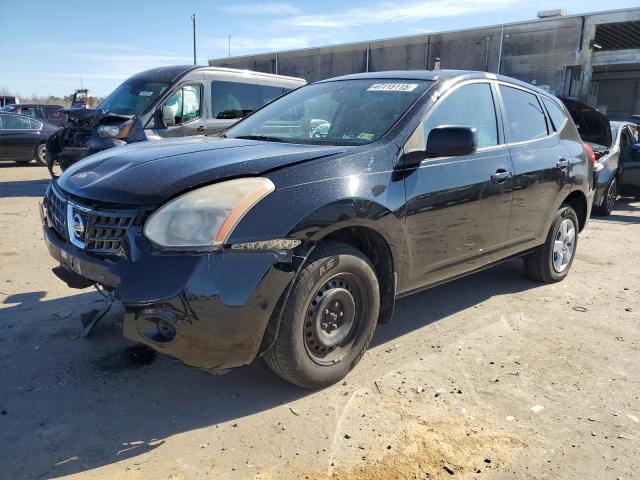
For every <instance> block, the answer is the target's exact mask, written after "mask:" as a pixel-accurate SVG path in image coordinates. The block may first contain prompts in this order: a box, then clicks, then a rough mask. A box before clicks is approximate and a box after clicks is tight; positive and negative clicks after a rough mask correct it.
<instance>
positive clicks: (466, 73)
mask: <svg viewBox="0 0 640 480" xmlns="http://www.w3.org/2000/svg"><path fill="white" fill-rule="evenodd" d="M477 78H480V79H482V78H488V79H491V80H501V81H503V82H508V83H513V84H514V85H518V86H520V87H524V88H528V89H529V90H534V91H536V92H538V93H540V94H543V95H547V96H553V95H552V94H550V93H549V92H547V91H545V90H542V89H540V88H538V87H536V86H535V85H532V84H530V83H527V82H523V81H521V80H518V79H515V78H513V77H507V76H506V75H497V74H495V73H489V72H482V71H475V70H447V69H443V70H388V71H381V72H367V73H352V74H350V75H343V76H340V77H333V78H327V79H325V80H320V81H318V82H316V83H322V82H331V81H341V80H357V79H380V80H383V79H384V80H390V79H398V80H400V79H401V80H431V81H434V82H435V81H447V80H454V79H455V80H458V81H463V80H473V79H477Z"/></svg>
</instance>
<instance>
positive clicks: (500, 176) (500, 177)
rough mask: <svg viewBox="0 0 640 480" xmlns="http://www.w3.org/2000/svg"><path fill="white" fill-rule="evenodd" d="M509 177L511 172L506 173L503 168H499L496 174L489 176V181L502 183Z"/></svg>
mask: <svg viewBox="0 0 640 480" xmlns="http://www.w3.org/2000/svg"><path fill="white" fill-rule="evenodd" d="M510 176H511V172H507V171H506V170H505V169H504V168H499V169H498V170H496V173H494V174H493V175H491V180H493V181H494V182H497V183H503V182H505V181H506V180H507V178H509V177H510Z"/></svg>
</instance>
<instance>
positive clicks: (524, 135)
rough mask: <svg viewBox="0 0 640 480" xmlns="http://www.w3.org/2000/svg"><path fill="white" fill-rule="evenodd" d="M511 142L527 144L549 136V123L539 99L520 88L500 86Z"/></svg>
mask: <svg viewBox="0 0 640 480" xmlns="http://www.w3.org/2000/svg"><path fill="white" fill-rule="evenodd" d="M500 93H501V94H502V100H503V102H504V109H505V116H506V126H507V136H508V140H509V142H512V143H515V142H526V141H528V140H536V139H538V138H542V137H545V136H546V135H548V133H549V132H548V131H547V121H546V119H545V116H544V112H543V111H542V106H541V105H540V102H539V101H538V97H536V96H535V95H534V94H532V93H529V92H525V91H524V90H520V89H518V88H512V87H507V86H505V85H500Z"/></svg>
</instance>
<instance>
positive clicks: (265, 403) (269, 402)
mask: <svg viewBox="0 0 640 480" xmlns="http://www.w3.org/2000/svg"><path fill="white" fill-rule="evenodd" d="M536 286H538V284H536V283H533V282H530V281H528V280H527V279H525V277H524V276H523V274H522V270H521V268H520V262H518V261H512V262H508V263H506V264H503V265H500V266H498V267H495V268H493V269H490V270H487V271H484V272H481V273H478V274H475V275H472V276H469V277H466V278H463V279H460V280H457V281H454V282H452V283H450V284H447V285H442V286H439V287H435V288H433V289H431V290H428V291H425V292H422V293H417V294H414V295H412V296H409V297H406V298H404V299H400V300H399V301H398V303H397V309H396V314H395V317H394V319H393V321H392V322H391V323H390V324H388V325H380V326H379V328H378V329H377V332H376V334H375V337H374V340H373V343H372V348H374V347H376V346H380V345H382V344H384V343H386V342H389V341H392V340H394V339H396V338H397V337H399V336H402V335H404V334H406V333H409V332H411V331H414V330H416V329H419V328H421V327H424V326H425V325H428V324H431V323H433V322H437V321H438V320H440V319H443V318H445V317H447V316H449V315H451V314H454V313H456V312H460V311H462V310H464V309H467V308H469V307H471V306H473V305H476V304H478V303H481V302H483V301H485V300H487V299H488V298H490V297H492V296H495V295H504V294H509V293H513V292H521V291H524V290H528V289H531V288H534V287H536ZM43 296H44V292H32V293H25V294H19V295H13V296H9V297H8V298H7V299H6V300H5V301H4V305H3V307H4V309H2V310H0V364H1V365H2V366H3V368H2V369H0V385H2V387H1V388H0V410H1V411H2V416H0V445H3V447H2V456H3V457H4V460H2V461H0V478H3V479H4V478H7V479H11V480H15V479H20V478H43V477H47V478H51V477H60V476H64V475H69V474H73V473H77V472H81V471H85V470H90V469H95V468H98V467H101V466H104V465H109V464H112V463H116V462H121V461H124V460H128V459H131V460H132V461H133V462H135V460H134V459H135V457H136V456H138V455H140V454H142V453H144V452H148V451H150V450H153V449H155V448H157V447H159V446H161V445H162V444H163V443H164V441H165V440H166V439H167V438H169V437H171V436H173V435H176V434H179V433H181V432H187V431H192V430H197V429H201V428H205V427H212V426H215V425H218V424H221V423H224V422H228V421H234V422H237V423H238V424H240V426H242V419H243V418H244V417H247V416H250V415H252V414H255V413H258V412H264V411H267V410H270V409H274V408H277V407H280V406H281V405H283V404H286V403H287V402H291V401H294V400H296V399H299V398H302V397H304V396H307V395H314V393H313V392H309V391H306V390H302V389H299V388H296V387H294V386H292V385H289V384H287V383H285V382H284V381H282V380H280V379H279V378H278V377H276V376H275V375H274V374H272V373H271V372H270V371H269V370H268V369H267V368H266V366H265V365H264V363H263V362H262V361H261V360H258V361H256V362H254V363H253V364H252V365H250V366H248V367H244V368H239V369H236V370H234V371H232V372H231V373H229V374H227V375H223V376H217V377H216V376H211V375H209V374H208V373H205V372H202V371H199V370H196V369H194V368H189V367H185V366H183V365H181V364H179V363H178V362H176V361H174V360H171V359H169V358H167V357H164V356H161V355H159V356H157V357H156V358H154V355H152V354H151V355H149V354H147V353H145V352H144V351H142V352H137V353H136V351H135V350H132V349H131V348H130V347H129V348H125V345H127V344H126V343H125V341H124V340H123V339H122V338H121V334H120V331H121V325H120V324H119V323H118V322H119V318H120V317H119V315H118V314H117V313H118V312H115V314H114V315H111V316H110V317H109V318H107V319H106V321H105V322H104V323H101V324H100V325H98V326H97V327H96V329H95V330H94V333H93V335H92V336H91V337H90V338H88V339H81V338H78V333H79V315H80V313H81V312H83V311H87V310H89V309H91V308H95V302H96V301H97V300H99V298H100V297H99V296H98V295H97V294H96V293H93V292H83V293H80V294H78V295H73V296H70V297H66V298H62V299H53V300H43ZM129 345H130V344H129ZM382 374H384V372H381V375H382ZM315 394H317V395H322V394H323V393H322V392H319V393H315ZM215 433H216V431H215V430H212V431H211V436H210V441H211V445H215V442H216V441H217V438H216V436H215ZM255 434H256V435H260V434H266V435H269V433H268V432H255ZM207 441H209V440H207ZM227 446H228V445H227ZM218 447H219V445H218ZM193 448H199V447H198V446H197V445H194V447H193ZM123 468H124V467H123Z"/></svg>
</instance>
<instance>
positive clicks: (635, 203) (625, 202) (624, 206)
mask: <svg viewBox="0 0 640 480" xmlns="http://www.w3.org/2000/svg"><path fill="white" fill-rule="evenodd" d="M638 211H640V200H637V199H634V198H626V197H625V198H619V199H618V201H617V202H616V205H615V208H614V209H613V212H612V213H611V215H606V216H599V215H594V216H593V217H592V218H593V219H594V220H602V221H605V222H606V221H608V222H620V223H640V218H638V217H637V216H629V215H620V214H617V213H616V212H638Z"/></svg>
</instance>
